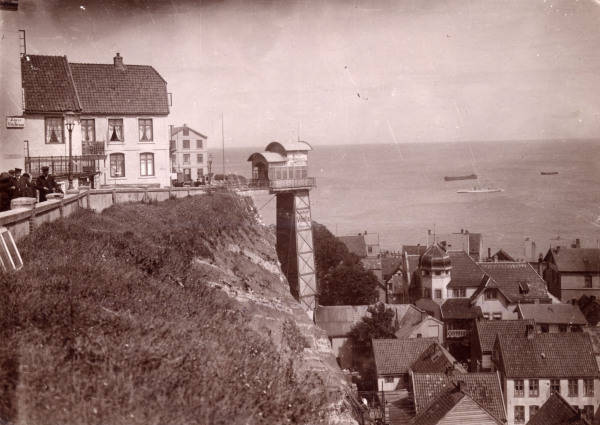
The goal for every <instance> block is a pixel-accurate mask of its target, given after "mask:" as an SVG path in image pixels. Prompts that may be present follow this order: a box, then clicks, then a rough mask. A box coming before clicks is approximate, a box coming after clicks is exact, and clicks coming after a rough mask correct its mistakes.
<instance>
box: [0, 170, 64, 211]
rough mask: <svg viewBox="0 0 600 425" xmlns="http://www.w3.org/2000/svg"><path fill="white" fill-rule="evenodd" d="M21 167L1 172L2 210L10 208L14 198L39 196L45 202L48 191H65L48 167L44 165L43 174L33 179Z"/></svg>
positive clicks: (0, 198)
mask: <svg viewBox="0 0 600 425" xmlns="http://www.w3.org/2000/svg"><path fill="white" fill-rule="evenodd" d="M21 171H22V170H21V169H20V168H15V169H14V170H9V171H8V172H3V173H0V211H7V210H10V201H11V200H12V199H14V198H20V197H28V198H36V199H37V198H38V192H39V201H40V202H44V201H45V200H46V195H47V194H48V193H63V191H62V189H61V187H60V185H59V184H58V183H56V180H54V176H52V175H50V173H49V171H50V169H49V168H48V167H42V174H40V175H39V176H38V178H37V179H35V181H33V182H32V181H31V176H30V175H29V173H23V174H21Z"/></svg>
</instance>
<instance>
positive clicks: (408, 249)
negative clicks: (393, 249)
mask: <svg viewBox="0 0 600 425" xmlns="http://www.w3.org/2000/svg"><path fill="white" fill-rule="evenodd" d="M425 251H427V246H426V245H403V246H402V253H403V254H406V255H416V256H418V257H420V256H421V255H423V254H424V253H425Z"/></svg>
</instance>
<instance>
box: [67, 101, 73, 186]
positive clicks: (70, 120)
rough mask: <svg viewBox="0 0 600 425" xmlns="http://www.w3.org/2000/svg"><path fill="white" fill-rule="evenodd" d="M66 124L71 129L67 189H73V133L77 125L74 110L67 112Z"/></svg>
mask: <svg viewBox="0 0 600 425" xmlns="http://www.w3.org/2000/svg"><path fill="white" fill-rule="evenodd" d="M65 126H66V127H67V130H68V131H69V187H68V188H67V190H72V189H73V146H72V143H71V142H72V133H73V127H75V114H74V113H73V112H67V113H66V114H65Z"/></svg>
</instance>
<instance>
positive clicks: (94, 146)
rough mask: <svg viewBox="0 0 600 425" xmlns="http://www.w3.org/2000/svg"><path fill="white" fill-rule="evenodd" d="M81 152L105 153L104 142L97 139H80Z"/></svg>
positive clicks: (89, 153)
mask: <svg viewBox="0 0 600 425" xmlns="http://www.w3.org/2000/svg"><path fill="white" fill-rule="evenodd" d="M81 153H82V155H99V156H104V155H106V153H105V151H104V142H98V141H82V142H81Z"/></svg>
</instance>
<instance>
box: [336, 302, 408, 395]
mask: <svg viewBox="0 0 600 425" xmlns="http://www.w3.org/2000/svg"><path fill="white" fill-rule="evenodd" d="M367 312H368V313H369V314H368V315H366V316H364V317H363V318H362V319H361V321H360V322H358V323H357V324H356V325H354V326H353V327H352V329H351V330H350V333H349V335H348V336H349V338H348V341H347V342H346V343H349V344H351V346H352V347H351V348H352V354H353V358H352V361H353V367H354V369H356V370H358V371H359V373H360V379H359V381H358V382H357V385H358V387H359V389H360V390H363V391H371V390H373V389H377V376H376V372H375V361H374V359H373V347H372V344H371V340H373V339H380V338H396V331H397V330H398V327H399V323H398V318H397V317H396V314H395V312H394V310H392V309H391V308H386V306H385V304H383V303H377V304H375V305H372V306H369V308H368V309H367Z"/></svg>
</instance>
